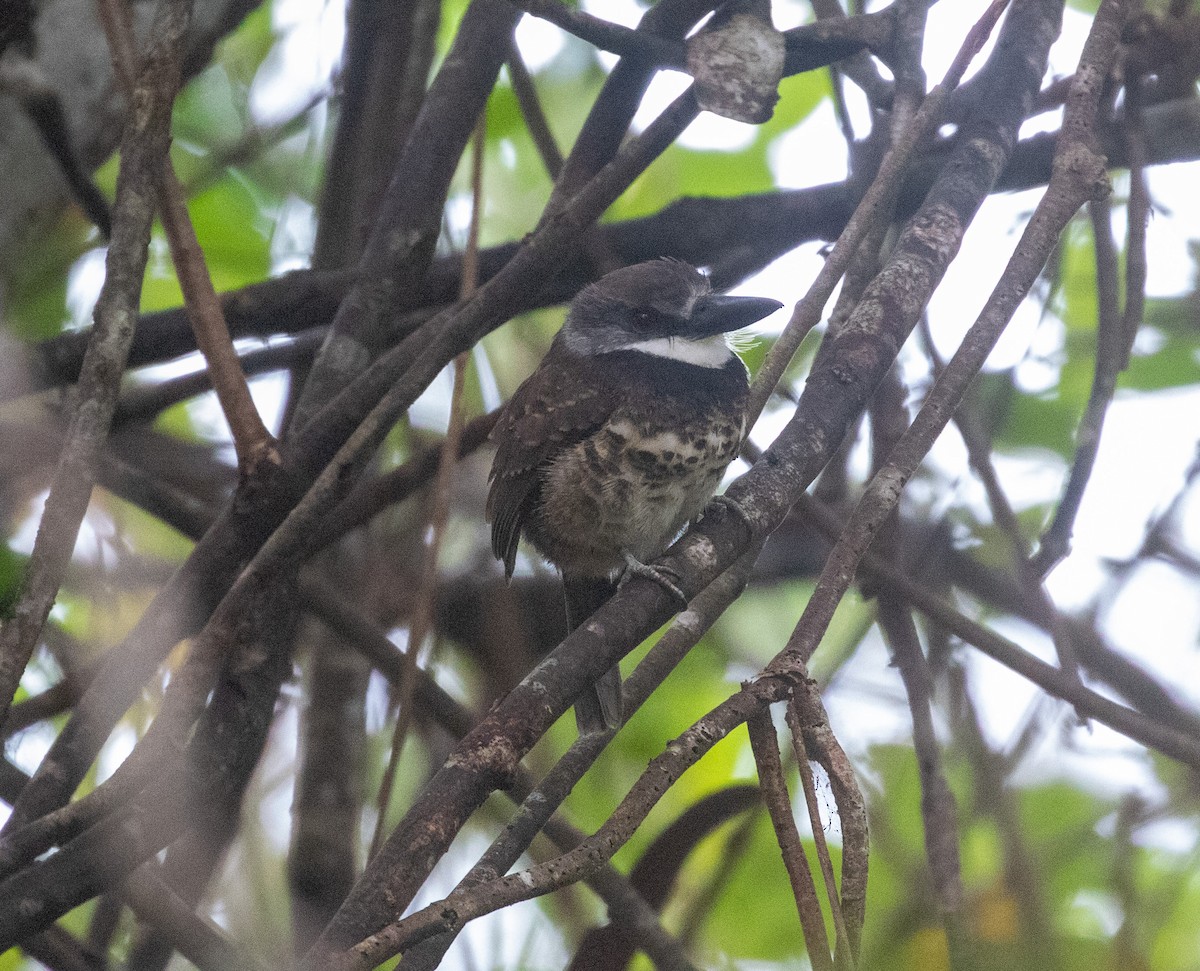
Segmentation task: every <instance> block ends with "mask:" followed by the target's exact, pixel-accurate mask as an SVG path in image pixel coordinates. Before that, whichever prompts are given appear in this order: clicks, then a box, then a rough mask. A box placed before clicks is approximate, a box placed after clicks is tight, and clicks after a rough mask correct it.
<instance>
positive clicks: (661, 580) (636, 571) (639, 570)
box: [621, 553, 688, 607]
mask: <svg viewBox="0 0 1200 971" xmlns="http://www.w3.org/2000/svg"><path fill="white" fill-rule="evenodd" d="M631 576H635V577H645V578H646V579H647V580H653V581H654V582H655V583H657V584H658V585H659V586H660V587H662V588H663V589H664V590H666V591H667V593H669V594H671V596H673V597H674V598H675V599H676V600H678V601H679V602H680V604H682V605H683V606H684V607H686V606H687V605H688V598H687V594H685V593H684V592H683V591H682V590H680V589H679V587H678V586H677V585H676V584H677V581H678V580H679V579H680V577H679V574H678V573H677V572H676V571H675V570H672V569H671V568H670V567H669V566H661V565H660V566H650V565H649V564H646V563H643V562H642V561H641V560H639V559H638V558H637V557H635V556H634V555H633V554H632V553H626V554H625V573H624V575H623V576H622V577H621V583H624V582H625V581H626V580H628V579H629V577H631Z"/></svg>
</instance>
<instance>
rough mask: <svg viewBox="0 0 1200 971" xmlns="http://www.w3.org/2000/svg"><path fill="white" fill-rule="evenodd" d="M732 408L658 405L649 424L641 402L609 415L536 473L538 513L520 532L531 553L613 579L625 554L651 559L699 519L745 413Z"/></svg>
mask: <svg viewBox="0 0 1200 971" xmlns="http://www.w3.org/2000/svg"><path fill="white" fill-rule="evenodd" d="M733 404H734V405H735V407H733V408H732V409H731V408H730V407H729V405H730V403H729V402H725V403H724V406H723V407H715V406H713V407H708V408H704V409H702V410H699V411H695V410H691V409H690V408H688V407H681V406H680V405H679V403H674V406H673V404H672V403H662V402H660V403H659V406H658V407H656V408H654V409H650V411H651V412H652V414H653V417H648V416H647V409H646V408H645V407H644V402H636V401H634V402H631V403H630V404H629V405H628V406H626V407H622V408H620V409H618V410H617V412H616V413H614V415H613V417H612V420H611V421H609V422H608V424H606V425H605V426H604V427H603V428H602V429H600V430H599V431H598V432H597V433H596V434H594V435H592V436H591V437H589V438H587V439H584V440H583V441H582V442H579V443H577V444H576V445H574V446H573V447H572V448H570V449H568V450H566V451H565V452H564V453H563V454H562V455H560V456H559V457H558V458H557V459H556V460H555V461H554V462H553V463H552V464H551V465H549V466H548V467H547V469H546V470H545V473H544V475H545V479H544V481H543V485H542V492H541V496H542V501H541V508H540V509H539V511H538V512H539V514H538V515H537V516H536V517H534V518H535V521H534V522H531V523H530V524H529V525H528V526H527V534H528V536H529V538H530V539H531V540H532V541H533V544H534V545H535V546H536V547H537V548H538V549H539V550H541V552H542V553H543V554H544V555H545V556H546V557H547V558H548V559H550V560H551V561H553V562H569V563H571V564H572V569H573V570H574V571H575V572H576V573H590V574H592V575H596V576H602V575H607V574H611V573H613V572H615V571H617V570H619V569H620V568H621V567H622V566H623V565H624V560H625V555H626V554H632V555H633V556H634V557H635V558H636V559H638V560H640V561H643V562H645V561H647V560H651V559H654V558H655V557H657V556H658V555H659V554H660V553H662V551H663V550H665V549H666V548H667V546H669V545H670V544H671V542H672V541H673V540H674V539H675V537H676V536H678V535H679V533H680V531H681V530H682V529H683V527H684V526H685V525H687V523H688V522H689V521H691V520H693V519H695V518H696V516H697V515H699V513H700V512H701V510H702V509H703V508H704V505H705V503H707V502H708V500H709V499H710V498H711V497H712V495H713V492H714V490H715V489H716V488H717V486H718V485H719V484H720V482H721V476H722V474H723V473H724V471H725V468H726V467H727V466H728V465H729V463H730V462H731V461H732V460H733V458H734V457H735V456H736V455H737V450H738V448H739V446H740V444H741V441H742V435H743V431H744V425H745V409H744V407H741V405H742V402H740V401H739V402H735V403H733ZM543 524H548V525H551V526H552V528H548V529H543V528H539V526H541V525H543ZM564 537H565V538H569V541H568V542H566V543H564V542H563V541H562V538H564Z"/></svg>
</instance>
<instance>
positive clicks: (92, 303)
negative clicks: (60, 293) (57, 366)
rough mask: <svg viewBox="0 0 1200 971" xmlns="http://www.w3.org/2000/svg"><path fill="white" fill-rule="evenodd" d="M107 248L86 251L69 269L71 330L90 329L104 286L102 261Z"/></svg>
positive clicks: (68, 297)
mask: <svg viewBox="0 0 1200 971" xmlns="http://www.w3.org/2000/svg"><path fill="white" fill-rule="evenodd" d="M107 257H108V247H107V246H98V247H96V248H95V249H91V250H88V251H87V252H86V253H84V254H83V255H82V256H81V257H79V259H77V260H76V261H75V265H74V266H72V267H71V270H70V272H69V273H68V274H67V310H68V312H69V313H70V314H71V323H70V326H71V327H72V328H73V329H76V330H78V329H80V328H82V327H90V326H91V323H92V311H93V310H94V309H95V307H96V298H97V297H99V296H100V288H101V287H102V286H104V261H105V259H107Z"/></svg>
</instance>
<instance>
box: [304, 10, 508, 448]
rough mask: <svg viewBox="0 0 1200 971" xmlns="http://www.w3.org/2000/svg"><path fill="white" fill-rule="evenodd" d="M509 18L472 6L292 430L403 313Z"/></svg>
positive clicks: (500, 57)
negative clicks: (389, 321) (392, 319)
mask: <svg viewBox="0 0 1200 971" xmlns="http://www.w3.org/2000/svg"><path fill="white" fill-rule="evenodd" d="M518 16H519V14H518V12H517V11H516V10H515V9H514V8H513V7H511V6H510V5H509V4H508V3H507V2H505V0H472V2H471V5H470V6H469V7H468V8H467V13H466V15H465V16H464V17H463V20H462V23H461V24H460V25H459V28H458V32H457V33H456V34H455V37H454V43H453V45H452V47H451V49H450V51H449V53H448V54H447V55H446V58H445V60H444V61H443V62H442V66H441V68H440V69H439V71H438V73H437V76H436V77H435V78H434V80H433V84H432V85H430V88H429V91H428V93H427V94H426V96H425V101H424V103H423V104H422V105H421V110H420V113H419V114H418V115H417V119H416V121H415V122H414V124H413V127H412V131H411V132H410V133H409V136H408V141H407V142H406V143H405V146H404V150H403V151H402V152H401V154H400V158H399V159H398V160H397V162H396V169H395V172H394V174H393V178H392V181H391V184H390V185H389V186H388V190H387V192H386V193H385V194H384V197H383V199H382V201H381V202H380V204H379V212H378V215H377V217H376V220H375V223H374V226H373V229H372V232H371V236H370V238H369V239H368V240H367V245H366V248H365V249H364V250H363V254H362V258H361V259H360V260H359V262H358V274H357V277H356V280H355V283H354V285H353V286H352V288H351V290H350V293H349V294H347V296H346V298H345V299H344V300H343V301H342V302H341V304H340V305H339V307H338V312H337V314H336V315H335V316H334V319H333V324H332V325H331V329H330V333H329V336H328V337H327V339H326V341H325V346H324V347H323V348H322V350H321V353H320V354H319V355H318V356H317V360H316V362H315V363H314V364H313V369H312V372H311V374H310V375H309V378H308V381H307V382H306V384H305V387H304V390H303V391H302V392H301V395H300V399H299V402H298V403H297V405H296V411H295V415H294V416H293V418H292V428H293V430H294V431H297V432H299V431H301V430H302V429H304V427H305V426H306V425H307V424H308V422H309V420H310V419H311V418H312V417H313V416H314V415H315V414H316V413H317V412H318V411H319V410H320V409H321V408H323V407H324V406H325V405H326V404H327V402H329V401H330V400H331V399H332V398H333V397H334V396H335V395H336V394H337V393H338V392H339V391H340V390H341V389H342V388H343V387H345V386H346V385H347V384H349V383H350V382H351V381H353V380H354V379H355V378H356V377H357V376H358V375H359V373H360V372H361V371H362V369H363V367H364V366H365V365H366V364H368V363H369V362H370V361H372V360H373V359H374V358H375V357H376V355H377V354H378V353H379V351H380V350H381V348H382V347H383V346H385V344H386V341H385V340H384V327H383V324H384V321H385V320H386V319H388V318H389V317H392V316H394V315H396V314H399V313H403V312H404V311H407V310H411V309H412V307H413V305H414V304H413V299H414V296H415V295H416V294H417V293H419V292H420V288H421V282H422V280H423V279H424V277H425V274H426V272H427V270H428V268H429V263H430V261H431V259H432V258H433V250H434V245H435V244H436V243H437V238H438V235H439V233H440V232H441V225H442V211H443V208H444V204H445V200H446V193H447V192H448V190H449V188H450V180H451V179H452V178H453V176H454V171H455V168H456V167H457V165H458V160H459V158H460V156H461V155H462V153H463V150H464V148H465V147H466V144H467V140H468V139H469V138H470V137H471V132H472V131H474V129H475V121H476V119H477V118H478V116H479V112H480V111H481V110H482V109H483V106H484V104H485V103H486V102H487V98H488V95H489V94H490V93H491V90H492V88H493V87H494V86H495V83H496V78H497V76H498V75H499V73H500V67H501V66H502V65H503V63H504V58H505V56H506V54H507V52H508V43H507V41H506V39H507V38H508V37H509V36H511V34H512V31H513V28H514V26H515V25H516V22H517V18H518Z"/></svg>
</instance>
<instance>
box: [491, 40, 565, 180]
mask: <svg viewBox="0 0 1200 971" xmlns="http://www.w3.org/2000/svg"><path fill="white" fill-rule="evenodd" d="M505 64H506V65H507V66H508V77H509V80H510V81H512V86H513V94H515V95H516V96H517V104H518V105H519V106H520V108H521V117H523V118H524V119H525V127H526V129H528V131H529V137H530V138H531V139H533V145H534V148H536V149H537V152H538V155H539V156H540V157H541V159H542V165H544V166H545V167H546V171H547V172H548V173H549V175H550V178H551V179H557V178H558V173H559V172H561V171H562V167H563V154H562V151H561V150H560V149H559V147H558V142H557V141H555V139H554V132H552V131H551V130H550V125H549V123H548V122H547V121H546V113H545V112H544V111H543V110H542V103H541V100H540V99H539V98H538V93H537V88H535V87H534V86H533V78H531V77H530V76H529V69H528V68H527V67H526V66H525V61H524V59H523V58H522V57H521V50H520V48H519V47H517V42H516V39H515V38H514V39H513V42H512V51H511V52H510V53H509V55H508V60H507V61H505Z"/></svg>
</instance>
